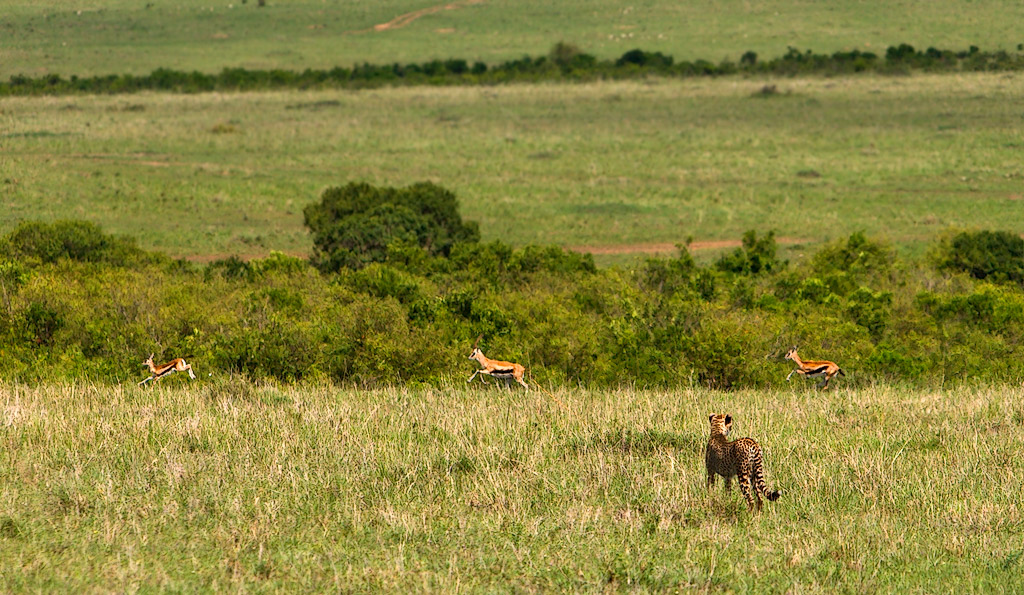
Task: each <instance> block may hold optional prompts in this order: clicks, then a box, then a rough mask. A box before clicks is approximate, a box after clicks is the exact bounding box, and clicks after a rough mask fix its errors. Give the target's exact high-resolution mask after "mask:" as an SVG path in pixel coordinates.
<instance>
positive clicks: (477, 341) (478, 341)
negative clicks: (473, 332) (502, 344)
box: [473, 333, 484, 349]
mask: <svg viewBox="0 0 1024 595" xmlns="http://www.w3.org/2000/svg"><path fill="white" fill-rule="evenodd" d="M483 338H484V334H483V333H480V336H478V337H477V338H476V343H473V349H476V348H477V347H479V346H480V339H483Z"/></svg>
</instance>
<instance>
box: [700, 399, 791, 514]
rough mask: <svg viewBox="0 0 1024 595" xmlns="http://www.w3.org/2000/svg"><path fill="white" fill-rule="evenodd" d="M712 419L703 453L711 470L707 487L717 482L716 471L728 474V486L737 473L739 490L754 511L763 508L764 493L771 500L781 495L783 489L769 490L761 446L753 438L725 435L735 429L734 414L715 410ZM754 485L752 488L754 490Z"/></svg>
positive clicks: (719, 473)
mask: <svg viewBox="0 0 1024 595" xmlns="http://www.w3.org/2000/svg"><path fill="white" fill-rule="evenodd" d="M708 420H709V421H710V422H711V437H710V438H709V439H708V448H707V451H706V453H705V455H704V463H705V465H706V466H707V472H708V491H709V492H710V490H711V487H712V486H713V485H715V474H716V473H717V474H718V475H721V476H722V477H724V478H725V489H726V490H728V489H729V487H730V486H731V485H732V477H733V476H734V475H735V476H737V478H738V479H739V482H740V491H741V492H743V497H744V498H745V499H746V500H747V505H748V506H749V507H750V510H751V511H754V510H755V509H756V511H757V512H761V496H764V497H765V498H767V499H768V500H771V501H773V502H774V501H775V500H778V499H779V496H780V495H782V492H781V491H779V490H775V491H774V492H771V493H769V492H768V488H767V486H765V483H764V465H763V462H762V460H761V446H760V445H758V443H757V441H756V440H754V439H753V438H740V439H739V440H735V441H733V442H729V441H728V440H726V439H725V437H726V435H727V434H728V433H729V431H730V430H731V429H732V416H731V415H726V414H724V413H713V414H711V415H710V416H709V417H708ZM751 487H753V490H751ZM755 503H756V504H755Z"/></svg>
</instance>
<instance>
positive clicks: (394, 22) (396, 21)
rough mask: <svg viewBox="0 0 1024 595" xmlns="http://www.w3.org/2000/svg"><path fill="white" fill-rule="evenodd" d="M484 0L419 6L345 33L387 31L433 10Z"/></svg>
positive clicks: (400, 26)
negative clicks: (372, 24) (380, 21)
mask: <svg viewBox="0 0 1024 595" xmlns="http://www.w3.org/2000/svg"><path fill="white" fill-rule="evenodd" d="M483 2H484V0H462V1H459V2H448V3H447V4H438V5H437V6H430V7H427V8H421V9H419V10H415V11H413V12H407V13H405V14H403V15H399V16H397V17H395V18H393V19H391V20H390V21H388V22H386V23H381V24H379V25H374V26H373V27H370V28H369V29H360V30H358V31H346V32H345V33H369V32H371V31H388V30H390V29H401V28H402V27H405V26H406V25H408V24H409V23H411V22H413V21H415V20H416V19H418V18H420V17H425V16H427V15H428V14H434V13H435V12H441V11H442V10H456V9H458V8H462V7H464V6H472V5H474V4H483Z"/></svg>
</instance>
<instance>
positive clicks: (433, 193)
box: [303, 182, 480, 272]
mask: <svg viewBox="0 0 1024 595" xmlns="http://www.w3.org/2000/svg"><path fill="white" fill-rule="evenodd" d="M303 213H304V215H305V222H306V226H307V227H308V228H309V229H310V231H311V232H312V234H313V244H314V254H313V258H312V261H313V263H314V265H316V266H317V268H319V269H320V270H321V271H324V272H333V271H337V270H340V269H341V268H351V269H358V268H361V267H363V266H366V265H367V264H369V263H371V262H384V261H385V260H386V259H387V254H388V252H387V250H388V245H389V244H392V243H394V242H401V243H405V244H413V245H418V246H420V247H422V248H423V249H424V250H426V251H427V252H429V253H430V254H433V255H443V256H447V255H448V254H449V253H450V252H451V249H452V246H454V245H455V244H457V243H460V242H476V241H478V240H479V239H480V232H479V230H478V228H477V225H476V224H475V223H473V222H465V223H464V222H463V221H462V217H461V216H460V215H459V212H458V202H457V201H456V199H455V195H454V194H452V193H451V192H449V191H447V190H445V189H444V188H441V187H440V186H436V185H434V184H432V183H429V182H423V183H419V184H414V185H412V186H408V187H406V188H377V187H374V186H371V185H369V184H365V183H350V184H348V185H346V186H342V187H336V188H328V189H327V190H325V191H324V192H323V194H322V195H321V200H320V202H319V203H314V204H311V205H309V206H307V207H306V208H305V209H304V211H303Z"/></svg>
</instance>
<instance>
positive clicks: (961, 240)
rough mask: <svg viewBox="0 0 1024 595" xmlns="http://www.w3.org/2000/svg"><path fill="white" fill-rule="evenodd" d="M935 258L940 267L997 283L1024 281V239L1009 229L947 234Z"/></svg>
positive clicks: (940, 243) (934, 255) (935, 252)
mask: <svg viewBox="0 0 1024 595" xmlns="http://www.w3.org/2000/svg"><path fill="white" fill-rule="evenodd" d="M933 259H934V260H935V263H936V265H937V266H938V268H939V269H940V270H947V271H958V272H964V273H967V274H968V275H970V276H972V277H974V278H975V279H984V280H987V281H992V282H995V283H1000V282H1007V281H1009V282H1013V283H1024V239H1022V238H1021V237H1020V236H1019V235H1017V234H1016V233H1012V232H1009V231H963V232H960V233H957V234H955V235H953V236H951V237H946V238H943V239H942V240H941V241H940V242H939V245H938V246H937V248H936V250H935V251H934V253H933Z"/></svg>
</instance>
